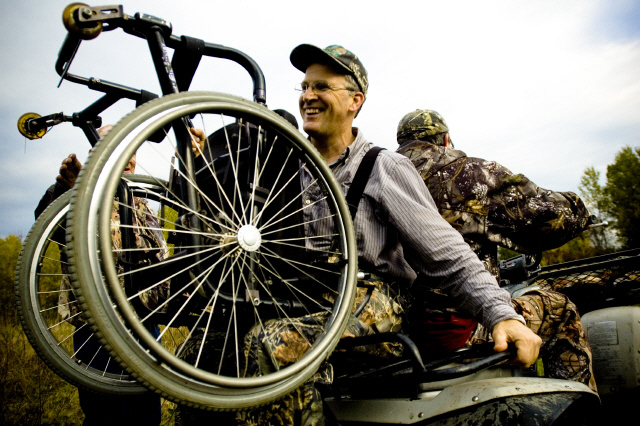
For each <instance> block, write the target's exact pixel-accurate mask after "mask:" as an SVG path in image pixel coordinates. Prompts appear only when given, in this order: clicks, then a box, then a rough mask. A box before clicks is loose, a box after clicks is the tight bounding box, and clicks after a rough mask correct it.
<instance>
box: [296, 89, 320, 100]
mask: <svg viewBox="0 0 640 426" xmlns="http://www.w3.org/2000/svg"><path fill="white" fill-rule="evenodd" d="M317 97H318V95H317V94H316V92H315V91H314V90H313V86H308V87H307V88H306V90H304V91H302V93H300V98H301V99H303V100H305V101H306V100H307V99H315V98H317Z"/></svg>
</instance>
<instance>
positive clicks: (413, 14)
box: [0, 0, 640, 237]
mask: <svg viewBox="0 0 640 426" xmlns="http://www.w3.org/2000/svg"><path fill="white" fill-rule="evenodd" d="M68 3H69V1H68V0H66V1H58V0H47V1H37V0H21V1H20V2H9V1H7V0H4V1H2V3H1V5H2V6H1V7H2V11H1V13H0V35H1V40H2V42H1V44H0V53H1V58H2V66H1V67H0V78H1V82H2V86H1V87H2V88H1V89H0V91H1V94H2V96H1V97H0V132H1V136H0V141H1V142H0V162H1V166H0V167H1V168H2V170H3V171H4V173H3V174H4V178H3V179H0V206H1V207H0V208H1V210H0V212H1V213H0V237H5V236H6V235H8V234H19V235H22V236H26V234H27V232H28V231H29V229H30V227H31V225H32V224H33V221H34V220H33V210H34V208H35V206H36V205H37V203H38V201H39V199H40V197H41V195H42V193H43V192H44V191H45V190H46V188H47V187H48V186H49V185H50V184H51V183H53V182H54V179H55V176H56V175H57V171H58V168H59V164H60V161H61V160H62V159H63V158H64V157H65V156H66V155H68V154H69V153H71V152H76V153H77V154H78V156H79V157H80V158H81V159H83V160H84V159H85V158H86V155H87V150H88V148H89V144H88V142H87V141H86V139H85V137H84V135H83V134H82V132H81V131H80V130H79V129H78V128H75V127H73V126H72V125H71V124H70V123H64V124H62V125H59V126H57V127H55V128H54V129H52V130H51V131H50V132H49V133H47V134H46V135H45V137H44V138H43V139H41V140H36V141H28V140H27V141H25V139H24V138H23V137H22V136H21V135H20V134H19V133H18V131H17V127H16V123H17V119H18V117H19V116H20V115H21V114H23V113H25V112H37V113H39V114H41V115H47V114H51V113H54V112H64V113H65V114H68V115H70V114H71V113H73V112H76V111H80V110H82V109H83V108H85V107H86V106H88V105H89V104H90V103H92V102H93V101H95V100H96V99H98V97H99V96H100V93H98V92H93V91H91V90H89V89H87V88H86V87H84V86H78V85H74V84H72V83H69V82H63V83H62V86H61V87H60V88H56V86H57V84H58V81H59V77H58V76H57V74H56V72H55V69H54V64H55V61H56V58H57V53H58V50H59V48H60V46H61V44H62V41H63V40H64V37H65V34H66V30H65V29H64V26H63V25H62V20H61V15H62V10H63V9H64V7H65V6H66V5H67V4H68ZM105 4H106V3H105ZM110 4H111V3H110ZM123 4H124V10H125V13H127V14H129V15H133V14H134V13H136V12H143V13H147V14H150V15H155V16H158V17H161V18H163V19H165V20H167V21H170V22H172V24H173V33H174V34H176V35H189V36H193V37H197V38H201V39H204V40H205V41H208V42H212V43H218V44H223V45H226V46H229V47H234V48H236V49H239V50H242V51H244V52H245V53H247V54H248V55H249V56H251V57H252V58H253V59H255V60H256V61H257V62H258V64H259V65H260V67H261V68H262V70H263V71H264V73H265V76H266V80H267V104H268V106H269V107H270V108H272V109H275V108H284V109H287V110H289V111H290V112H292V113H294V114H295V115H296V117H299V114H298V107H297V94H296V92H295V91H294V90H293V88H294V86H295V84H296V83H298V82H300V80H301V79H302V74H301V73H300V72H299V71H297V70H296V69H295V68H293V66H292V65H291V64H290V62H289V53H290V52H291V50H292V49H293V48H294V47H295V46H297V45H298V44H301V43H311V44H315V45H317V46H320V47H325V46H327V45H330V44H341V45H343V46H345V47H346V48H347V49H349V50H352V51H353V52H355V53H356V54H357V55H358V56H359V57H360V59H361V60H362V62H363V63H364V65H365V67H366V68H367V71H368V73H369V81H370V89H369V95H368V99H367V102H366V103H365V105H364V108H363V111H362V113H361V114H360V115H359V117H358V118H357V119H356V121H355V125H356V126H358V127H360V128H361V129H363V131H364V133H365V136H366V137H367V139H369V140H371V141H372V142H374V143H376V144H378V145H381V146H383V147H386V148H389V149H395V148H396V146H397V144H396V142H395V133H396V127H397V124H398V121H399V120H400V119H401V118H402V116H403V115H404V114H406V113H407V112H409V111H412V110H415V109H416V108H430V109H434V110H437V111H439V112H440V113H441V114H442V115H443V116H444V117H445V119H446V120H447V122H448V124H449V127H450V132H451V136H452V139H453V141H454V142H455V144H456V148H458V149H461V150H463V151H465V152H466V153H467V154H468V155H470V156H475V157H481V158H485V159H491V160H495V161H498V162H500V163H502V164H503V165H505V166H506V167H508V168H509V169H510V170H511V171H513V172H514V173H523V174H525V175H526V176H527V177H529V178H530V179H531V180H533V181H534V182H536V183H537V184H538V185H539V186H541V187H543V188H547V189H553V190H562V191H577V189H578V184H579V181H580V177H581V176H582V173H583V171H584V169H585V168H586V167H588V166H594V167H596V169H598V170H600V171H602V173H603V174H604V173H605V172H606V165H607V164H610V163H612V162H613V160H614V156H615V153H616V152H618V151H619V150H620V149H621V148H622V147H623V146H625V145H631V146H639V145H640V140H639V136H638V135H640V78H639V77H640V1H632V0H629V1H616V0H603V1H589V0H574V1H558V0H535V1H533V0H531V1H487V0H483V1H476V0H470V1H429V0H420V1H402V0H397V1H393V2H372V1H358V0H352V1H344V0H342V1H333V0H331V1H324V2H312V3H307V2H304V3H303V2H298V1H276V0H272V1H265V0H256V1H254V0H234V1H214V0H206V1H205V0H182V1H151V0H149V1H144V0H131V1H126V2H125V3H123ZM94 5H97V4H94ZM71 72H72V73H74V74H80V75H83V76H91V77H98V78H102V79H106V80H110V81H115V82H119V83H122V84H126V85H128V86H130V87H135V88H141V89H145V90H148V91H151V92H156V93H159V88H158V84H157V81H156V80H155V75H154V73H153V67H152V63H151V60H150V56H149V53H148V51H147V47H146V43H145V42H144V41H143V40H141V39H137V38H134V37H132V36H128V35H126V34H124V33H123V32H122V30H120V29H118V30H115V31H112V32H105V33H103V34H101V35H100V36H99V37H98V38H97V39H95V40H92V41H88V42H83V44H82V45H81V46H80V49H79V51H78V54H77V56H76V59H75V60H74V62H73V64H72V66H71ZM192 89H194V90H213V91H222V92H227V93H232V94H236V95H239V96H243V97H246V98H250V97H251V95H252V90H251V83H250V79H249V77H248V74H246V72H245V71H244V70H243V69H242V68H240V67H239V66H237V65H234V64H230V63H228V62H227V61H223V60H215V59H206V58H205V59H203V63H202V67H201V68H200V69H199V71H198V73H197V75H196V78H195V80H194V82H193V84H192ZM133 107H134V105H133V102H131V101H121V103H120V104H118V105H116V106H114V107H112V108H111V109H110V110H108V111H107V112H105V113H104V114H103V116H102V117H103V122H104V123H110V122H115V121H117V120H118V119H119V118H120V117H121V116H123V115H124V114H126V113H127V112H128V111H130V110H131V109H132V108H133Z"/></svg>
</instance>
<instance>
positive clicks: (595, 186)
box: [578, 166, 615, 254]
mask: <svg viewBox="0 0 640 426" xmlns="http://www.w3.org/2000/svg"><path fill="white" fill-rule="evenodd" d="M578 189H579V191H580V195H581V196H582V201H584V203H585V205H586V206H587V208H588V209H589V211H590V212H591V214H593V215H595V216H596V217H597V220H598V222H604V221H607V222H611V221H612V218H611V217H610V216H609V215H608V214H607V208H608V206H609V204H610V202H611V201H610V199H609V197H608V196H607V193H606V192H605V189H604V187H603V186H602V185H600V172H599V171H597V170H596V169H595V168H594V167H593V166H592V167H587V168H586V169H585V171H584V174H583V175H582V178H580V185H578ZM585 233H586V235H588V237H589V239H590V240H591V243H592V244H593V246H594V247H595V249H596V252H597V254H604V253H608V252H610V251H612V250H613V248H614V246H615V236H614V235H612V232H611V229H609V228H606V227H596V228H593V229H591V230H589V231H586V232H585Z"/></svg>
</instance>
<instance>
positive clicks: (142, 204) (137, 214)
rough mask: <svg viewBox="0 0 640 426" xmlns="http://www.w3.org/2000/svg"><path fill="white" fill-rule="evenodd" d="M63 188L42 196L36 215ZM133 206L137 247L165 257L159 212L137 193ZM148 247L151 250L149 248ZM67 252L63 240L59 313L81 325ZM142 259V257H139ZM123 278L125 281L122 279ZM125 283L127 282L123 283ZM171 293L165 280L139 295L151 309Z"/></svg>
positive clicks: (114, 227)
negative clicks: (155, 212)
mask: <svg viewBox="0 0 640 426" xmlns="http://www.w3.org/2000/svg"><path fill="white" fill-rule="evenodd" d="M60 188H61V185H59V184H56V185H52V186H51V187H50V188H49V189H48V190H47V192H46V193H45V195H44V196H43V197H42V199H41V200H40V204H39V205H38V208H36V211H35V216H36V218H37V217H38V216H39V215H40V214H41V213H42V212H43V211H44V209H45V208H46V207H47V206H48V205H49V204H51V203H52V202H53V201H54V200H55V199H56V198H58V197H59V196H60V195H62V194H64V192H65V191H66V189H64V188H62V189H60ZM118 208H119V204H118V200H117V199H115V200H114V202H113V209H112V211H111V242H112V247H113V256H114V260H115V261H116V264H117V267H118V272H119V273H122V271H123V268H122V266H121V265H120V263H119V262H118V253H120V252H121V250H122V240H121V237H120V229H119V228H120V215H119V213H118ZM132 209H133V211H134V215H133V224H134V226H135V228H134V231H133V233H134V236H135V242H136V247H138V248H142V249H145V250H144V251H143V253H144V255H145V256H154V257H155V258H157V259H158V260H162V259H165V258H166V257H167V256H168V254H169V252H168V248H167V244H166V242H165V239H164V237H163V235H162V229H161V227H160V225H159V223H158V221H157V220H156V215H155V214H154V213H153V211H152V210H151V209H150V207H149V205H148V204H147V202H146V200H145V199H144V198H138V197H134V198H133V202H132ZM147 249H148V250H147ZM66 258H67V253H66V250H65V247H64V245H63V244H61V245H60V260H61V262H60V268H61V273H62V279H61V282H60V296H59V297H58V314H59V315H60V317H61V319H62V320H65V321H67V322H69V323H70V324H72V325H74V326H76V327H80V326H82V325H83V324H84V323H85V320H84V318H83V316H82V313H81V310H80V306H79V305H78V303H77V302H76V299H75V296H74V294H73V290H72V287H71V281H70V274H69V270H68V266H67V262H66ZM136 260H137V261H140V260H141V259H136ZM121 281H123V280H122V279H121ZM123 285H124V283H123ZM168 296H169V283H168V282H163V283H162V284H160V285H158V286H155V287H154V288H153V289H151V290H149V291H147V292H144V293H142V294H141V295H140V297H141V300H142V303H143V305H144V306H145V307H147V308H148V309H155V308H156V307H158V306H159V305H160V303H162V301H163V300H166V299H167V298H168Z"/></svg>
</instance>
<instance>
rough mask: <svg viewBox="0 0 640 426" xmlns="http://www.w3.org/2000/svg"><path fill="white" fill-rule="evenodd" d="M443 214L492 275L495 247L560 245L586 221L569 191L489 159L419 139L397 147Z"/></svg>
mask: <svg viewBox="0 0 640 426" xmlns="http://www.w3.org/2000/svg"><path fill="white" fill-rule="evenodd" d="M398 152H399V153H401V154H403V155H405V156H407V157H408V158H409V159H410V160H411V161H412V162H413V164H414V165H415V166H416V169H417V170H418V172H419V173H420V175H421V176H422V178H423V180H424V182H425V184H426V185H427V188H428V189H429V192H430V193H431V196H432V197H433V200H434V201H435V203H436V206H437V207H438V210H439V211H440V214H441V215H442V217H444V218H445V219H446V220H447V221H448V222H449V223H450V224H451V225H452V226H453V227H454V228H455V229H456V230H458V231H459V232H460V233H461V234H462V235H463V237H464V239H465V241H467V243H469V245H470V246H471V248H472V249H473V250H474V251H475V252H476V253H478V254H479V255H480V258H481V260H482V261H483V262H484V263H485V266H486V267H487V269H488V270H489V271H490V272H491V273H492V274H494V275H495V276H497V246H498V245H500V246H502V247H506V248H508V249H511V250H515V251H518V252H521V253H529V254H534V253H536V252H540V251H544V250H549V249H552V248H556V247H559V246H561V245H563V244H564V243H566V242H568V241H569V240H571V239H573V238H575V237H576V236H577V235H578V234H579V233H580V232H582V231H583V230H584V229H585V228H586V226H587V225H588V224H589V223H590V222H589V221H590V214H589V211H588V210H587V208H586V207H585V205H584V203H583V202H582V200H581V199H580V198H579V197H578V196H577V195H576V194H574V193H572V192H553V191H549V190H546V189H542V188H539V187H538V186H537V185H536V184H535V183H533V182H531V181H530V180H529V179H527V178H526V177H525V176H523V175H521V174H513V173H511V172H510V171H509V170H508V169H507V168H505V167H503V166H502V165H500V164H498V163H496V162H494V161H485V160H483V159H480V158H471V157H467V155H466V154H465V153H464V152H462V151H459V150H454V149H448V148H444V147H441V146H436V145H434V144H431V143H427V142H422V141H411V142H408V143H406V144H404V145H402V146H401V147H400V148H399V149H398Z"/></svg>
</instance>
